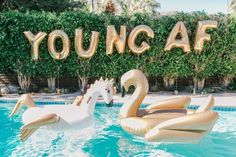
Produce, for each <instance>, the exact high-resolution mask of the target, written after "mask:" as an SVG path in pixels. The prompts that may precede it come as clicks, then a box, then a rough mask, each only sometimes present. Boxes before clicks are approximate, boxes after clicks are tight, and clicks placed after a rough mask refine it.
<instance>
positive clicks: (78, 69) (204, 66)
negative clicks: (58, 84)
mask: <svg viewBox="0 0 236 157" xmlns="http://www.w3.org/2000/svg"><path fill="white" fill-rule="evenodd" d="M208 19H210V20H216V21H218V27H217V29H210V30H208V32H209V33H210V34H211V42H205V44H204V49H203V51H202V53H201V54H200V55H199V54H197V53H195V51H194V50H193V44H194V37H195V32H196V29H197V25H198V21H200V20H208ZM178 21H183V22H184V24H185V26H186V28H187V30H188V34H189V38H190V43H191V52H190V53H189V54H186V53H184V52H183V51H182V49H180V48H174V49H172V50H171V51H170V52H165V51H164V47H165V43H166V40H167V38H168V35H169V33H170V32H171V30H172V28H173V27H174V25H175V24H176V23H177V22H178ZM140 24H145V25H148V26H150V27H151V28H152V29H153V30H154V32H155V37H154V39H148V38H147V37H146V36H145V35H144V34H141V35H139V38H138V39H137V43H140V42H141V41H143V40H146V41H147V42H148V43H149V44H150V45H151V49H150V50H149V51H147V52H145V53H144V54H142V55H135V54H132V53H130V51H129V49H128V45H127V46H126V52H125V53H124V54H118V53H117V52H116V50H115V51H114V52H113V54H112V55H109V56H107V55H106V53H105V52H106V45H105V43H106V27H107V26H108V25H115V27H116V29H117V31H118V32H119V28H120V26H121V25H126V26H127V37H128V35H129V33H130V31H131V30H132V28H134V27H135V26H137V25H140ZM76 28H82V29H83V32H84V45H85V47H87V46H88V44H89V41H90V36H91V31H98V32H99V33H100V36H99V46H98V49H97V52H96V54H95V55H94V56H93V57H92V58H91V59H89V60H88V59H82V58H79V57H78V55H77V54H76V52H75V49H74V32H75V29H76ZM56 29H61V30H64V31H65V32H66V33H67V34H68V36H69V37H70V41H71V49H70V55H69V56H68V58H67V59H65V60H60V61H56V60H54V59H53V58H52V57H51V56H50V55H49V53H48V50H47V37H48V36H47V37H46V38H45V39H44V40H43V42H42V43H41V45H40V55H39V56H40V59H39V61H38V62H34V61H32V60H31V56H30V44H29V42H28V40H27V39H26V38H25V36H24V34H23V32H24V31H32V32H33V33H34V34H36V33H38V32H40V31H44V32H46V33H47V34H49V33H50V32H52V31H53V30H56ZM0 30H1V31H0V62H1V65H0V72H1V73H9V72H10V73H12V74H15V73H16V72H17V71H21V73H23V74H24V75H26V76H33V75H36V76H37V77H43V78H48V77H55V76H57V73H58V68H60V71H59V72H60V76H73V77H77V76H83V77H87V78H94V77H101V76H103V77H109V78H111V77H113V78H119V77H120V76H121V75H122V74H123V73H125V72H126V71H128V70H130V69H133V68H138V69H141V70H143V71H144V72H145V74H146V75H147V76H149V77H168V78H174V79H176V78H194V77H197V78H199V79H200V80H201V79H203V78H208V77H211V76H217V77H221V78H226V77H230V78H233V77H235V76H236V49H235V45H236V42H235V38H236V21H235V19H234V18H232V17H228V16H227V15H224V14H216V15H207V14H206V13H205V12H194V13H191V14H189V13H177V14H176V15H171V16H159V17H155V18H153V17H150V16H147V15H140V14H135V15H133V16H130V17H121V16H113V15H110V14H100V15H96V14H92V13H84V12H80V11H77V12H71V11H65V12H62V13H52V12H41V11H26V12H19V11H3V12H0ZM57 46H58V48H60V47H61V43H60V41H59V42H58V43H57Z"/></svg>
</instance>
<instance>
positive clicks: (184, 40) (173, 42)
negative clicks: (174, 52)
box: [165, 22, 190, 52]
mask: <svg viewBox="0 0 236 157" xmlns="http://www.w3.org/2000/svg"><path fill="white" fill-rule="evenodd" d="M179 33H180V35H181V39H176V37H177V35H178V34H179ZM173 47H180V48H182V49H183V51H184V52H190V45H189V39H188V32H187V29H186V27H185V25H184V23H183V22H178V23H177V24H176V25H175V27H174V28H173V29H172V31H171V33H170V35H169V37H168V39H167V42H166V46H165V51H170V50H171V49H172V48H173Z"/></svg>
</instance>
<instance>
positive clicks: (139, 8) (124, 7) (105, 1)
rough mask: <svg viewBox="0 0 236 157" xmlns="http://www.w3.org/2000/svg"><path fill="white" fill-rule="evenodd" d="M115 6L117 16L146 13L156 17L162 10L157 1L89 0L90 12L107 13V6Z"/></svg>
mask: <svg viewBox="0 0 236 157" xmlns="http://www.w3.org/2000/svg"><path fill="white" fill-rule="evenodd" d="M111 3H112V4H113V6H114V9H115V14H116V15H119V14H124V15H128V16H130V15H132V14H135V13H146V14H149V15H155V14H156V13H157V8H160V6H161V5H160V3H158V2H157V1H156V0H88V4H89V5H90V6H91V7H90V10H91V12H94V13H98V14H99V13H103V12H106V11H107V9H106V8H107V6H108V5H109V4H111Z"/></svg>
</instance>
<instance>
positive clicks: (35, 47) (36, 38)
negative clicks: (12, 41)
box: [24, 31, 47, 61]
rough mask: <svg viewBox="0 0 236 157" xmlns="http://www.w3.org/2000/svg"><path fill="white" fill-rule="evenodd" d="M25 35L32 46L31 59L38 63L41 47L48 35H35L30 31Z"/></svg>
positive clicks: (41, 33)
mask: <svg viewBox="0 0 236 157" xmlns="http://www.w3.org/2000/svg"><path fill="white" fill-rule="evenodd" d="M24 35H25V36H26V38H27V39H28V41H29V42H30V45H31V58H32V59H33V60H34V61H38V58H39V45H40V43H41V42H42V40H43V39H44V38H45V36H46V35H47V33H45V32H39V33H38V34H37V35H34V34H33V33H32V32H30V31H25V32H24Z"/></svg>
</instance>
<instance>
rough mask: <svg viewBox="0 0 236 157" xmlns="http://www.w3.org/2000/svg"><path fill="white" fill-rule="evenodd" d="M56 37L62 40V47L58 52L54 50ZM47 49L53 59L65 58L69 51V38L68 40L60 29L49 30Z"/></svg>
mask: <svg viewBox="0 0 236 157" xmlns="http://www.w3.org/2000/svg"><path fill="white" fill-rule="evenodd" d="M57 38H60V39H61V40H62V46H63V48H62V51H61V52H58V51H57V50H56V45H55V42H56V39H57ZM48 51H49V54H50V55H51V56H52V57H53V58H54V59H57V60H61V59H65V58H66V57H67V56H68V55H69V52H70V40H69V37H68V35H67V34H66V33H65V32H63V31H61V30H55V31H53V32H51V33H50V34H49V37H48Z"/></svg>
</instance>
